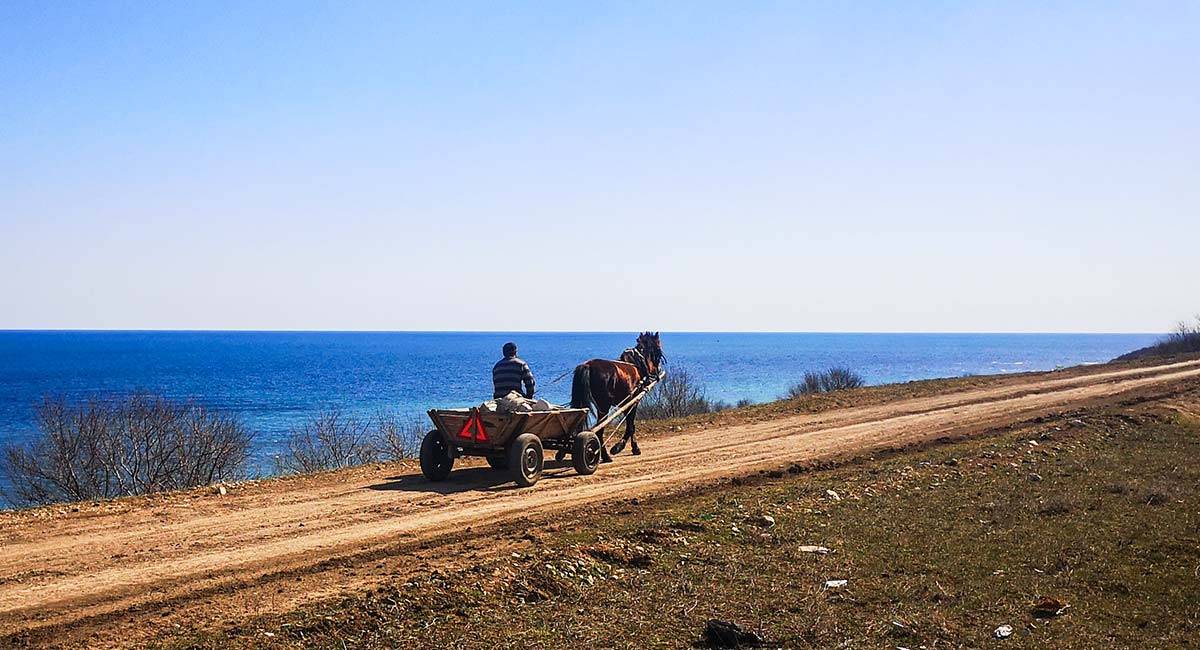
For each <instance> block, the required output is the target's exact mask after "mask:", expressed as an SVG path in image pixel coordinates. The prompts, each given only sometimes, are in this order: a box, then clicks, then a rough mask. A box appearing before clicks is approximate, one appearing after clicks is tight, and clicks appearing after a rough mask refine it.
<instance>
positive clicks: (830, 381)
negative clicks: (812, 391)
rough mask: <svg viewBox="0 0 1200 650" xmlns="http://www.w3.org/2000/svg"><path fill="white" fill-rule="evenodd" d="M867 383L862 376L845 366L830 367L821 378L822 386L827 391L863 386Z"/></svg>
mask: <svg viewBox="0 0 1200 650" xmlns="http://www.w3.org/2000/svg"><path fill="white" fill-rule="evenodd" d="M866 384H867V382H865V381H863V378H862V377H860V376H858V375H857V374H856V373H855V372H854V371H853V370H851V369H849V368H847V367H845V366H835V367H833V368H830V369H829V370H826V371H825V375H824V376H823V377H822V378H821V388H822V389H823V390H824V391H825V392H827V393H828V392H831V391H835V390H846V389H849V388H862V387H863V386H865V385H866Z"/></svg>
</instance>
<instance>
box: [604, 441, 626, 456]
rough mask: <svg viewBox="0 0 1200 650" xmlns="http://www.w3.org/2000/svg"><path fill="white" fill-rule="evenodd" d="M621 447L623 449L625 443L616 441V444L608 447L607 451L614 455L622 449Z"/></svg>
mask: <svg viewBox="0 0 1200 650" xmlns="http://www.w3.org/2000/svg"><path fill="white" fill-rule="evenodd" d="M623 449H625V443H623V442H618V443H617V444H615V445H613V446H612V448H610V449H609V450H608V451H609V453H611V454H612V455H613V456H616V455H617V454H619V453H621V450H623Z"/></svg>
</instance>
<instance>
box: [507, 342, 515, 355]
mask: <svg viewBox="0 0 1200 650" xmlns="http://www.w3.org/2000/svg"><path fill="white" fill-rule="evenodd" d="M504 356H506V357H515V356H517V344H516V343H513V342H512V341H509V342H508V343H505V344H504Z"/></svg>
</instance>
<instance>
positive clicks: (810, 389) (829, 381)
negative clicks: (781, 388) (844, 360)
mask: <svg viewBox="0 0 1200 650" xmlns="http://www.w3.org/2000/svg"><path fill="white" fill-rule="evenodd" d="M865 385H866V382H865V381H863V378H862V377H860V376H859V375H858V373H856V372H854V371H853V370H851V369H849V368H846V367H844V366H834V367H832V368H830V369H829V370H826V371H824V372H812V371H809V372H806V373H804V380H803V381H801V382H800V383H797V384H792V386H790V387H789V388H788V392H787V395H786V397H788V398H795V397H802V396H804V395H815V394H817V393H828V392H832V391H835V390H845V389H847V388H861V387H862V386H865Z"/></svg>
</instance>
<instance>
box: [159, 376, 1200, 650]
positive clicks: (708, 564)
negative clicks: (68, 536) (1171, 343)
mask: <svg viewBox="0 0 1200 650" xmlns="http://www.w3.org/2000/svg"><path fill="white" fill-rule="evenodd" d="M1179 400H1182V402H1183V403H1184V406H1185V407H1186V408H1188V409H1190V410H1191V411H1192V412H1195V411H1196V406H1197V405H1200V392H1195V393H1192V394H1190V395H1186V396H1184V397H1182V398H1177V400H1176V401H1179ZM1198 455H1200V423H1197V422H1196V420H1195V419H1192V418H1187V417H1184V416H1182V415H1180V414H1179V413H1178V412H1176V411H1171V410H1167V409H1165V408H1159V407H1154V406H1134V407H1127V408H1124V409H1121V408H1114V409H1109V410H1106V411H1103V412H1098V413H1077V414H1071V415H1068V416H1064V417H1063V418H1061V419H1056V420H1046V421H1042V422H1037V423H1031V424H1030V425H1029V426H1026V427H1023V428H1019V429H1014V430H1012V431H1008V432H1004V433H1000V434H998V435H996V436H994V437H991V438H985V439H975V440H970V441H964V442H957V443H951V444H944V445H941V446H938V447H934V448H932V449H929V450H925V451H908V452H901V453H897V454H895V455H892V456H890V457H886V458H883V457H881V458H877V459H873V460H864V461H861V462H857V463H853V464H849V465H845V466H840V467H832V468H826V469H819V468H817V469H814V468H801V467H798V466H797V467H794V468H793V469H792V470H791V471H790V472H787V473H775V474H774V475H773V476H770V475H764V476H757V477H750V478H748V479H743V480H737V481H734V483H733V484H727V485H725V486H723V487H722V488H720V489H717V490H710V491H709V492H708V493H706V494H701V495H693V496H690V497H684V498H674V499H665V500H661V501H657V502H652V503H637V502H636V501H635V502H625V503H618V504H612V506H611V510H610V512H611V514H608V515H606V516H599V517H594V518H590V519H588V523H587V525H580V526H575V525H563V526H562V527H559V528H557V529H555V528H552V529H551V530H545V529H541V530H534V531H530V532H529V533H527V534H526V535H525V537H524V538H523V539H521V540H516V541H514V542H513V543H514V544H515V546H514V547H513V548H514V549H515V551H514V552H513V553H512V555H511V557H510V556H509V555H508V554H507V553H506V555H505V556H504V557H503V558H502V559H501V560H500V561H495V562H490V563H471V562H464V563H463V566H458V567H455V568H453V569H452V570H447V569H442V570H434V569H430V570H429V571H427V572H424V573H423V574H422V576H421V577H420V578H419V579H412V580H409V581H408V582H405V583H402V584H392V585H389V586H387V587H385V588H382V589H379V590H376V591H374V592H371V593H368V594H363V595H356V596H351V597H347V598H344V599H340V600H337V601H333V602H326V603H322V604H320V605H316V606H313V607H311V608H308V609H305V610H303V611H297V612H294V613H292V614H290V615H288V616H284V617H269V618H264V619H261V620H255V621H249V622H245V623H243V624H240V625H238V626H237V627H236V628H232V629H229V630H225V631H223V632H221V633H219V634H216V635H206V636H202V637H198V638H197V637H185V638H175V639H168V640H167V641H168V642H169V643H171V644H177V645H184V646H188V645H197V646H202V647H227V646H228V647H233V646H238V647H240V646H246V645H265V646H290V647H296V646H304V647H337V648H340V647H343V644H344V645H345V646H346V647H397V646H402V647H407V646H411V647H462V648H493V647H512V648H518V647H521V648H525V647H619V648H643V647H672V648H674V647H684V646H688V645H690V644H691V643H693V642H694V641H696V640H697V639H698V638H699V637H700V633H701V631H702V629H703V627H704V624H705V621H706V620H708V619H710V618H719V619H725V620H731V621H735V622H737V623H739V624H740V625H742V626H743V627H744V628H746V629H749V630H753V631H755V632H757V633H759V634H760V635H762V636H763V637H765V638H766V639H767V640H768V641H770V642H772V644H774V645H778V646H782V647H789V648H791V647H800V648H803V647H819V648H835V647H896V646H903V647H909V648H916V647H921V646H924V647H981V646H992V645H994V646H996V647H1026V646H1039V647H1059V648H1096V647H1181V646H1187V645H1193V646H1194V645H1196V644H1197V643H1200V587H1198V586H1197V585H1198V584H1200V583H1198V581H1197V572H1198V571H1200V568H1198V567H1200V539H1198V538H1200V509H1198V508H1197V507H1196V504H1197V502H1198V499H1200V466H1197V464H1196V463H1195V462H1193V461H1194V459H1195V458H1197V457H1198ZM835 495H836V496H835ZM763 515H767V516H768V517H770V518H771V519H773V522H774V523H772V522H771V521H770V520H768V519H766V518H763ZM481 543H488V542H486V541H485V542H481ZM803 545H817V546H823V547H827V548H829V549H832V552H831V553H829V554H821V553H812V552H802V551H801V550H800V549H801V546H803ZM507 550H508V549H506V551H507ZM831 579H845V580H847V581H848V582H847V584H846V586H845V587H843V588H825V586H824V584H825V581H826V580H831ZM1046 597H1049V598H1053V599H1057V600H1058V601H1060V602H1061V603H1063V604H1066V605H1069V607H1068V608H1067V609H1066V610H1065V611H1064V612H1063V613H1062V614H1061V615H1058V616H1051V617H1049V618H1041V617H1038V616H1035V615H1034V613H1033V608H1034V604H1035V602H1037V601H1038V600H1039V599H1042V598H1046ZM1002 624H1007V625H1011V626H1012V627H1013V628H1014V632H1013V635H1012V637H1011V638H1009V639H1007V640H1005V641H998V640H994V639H993V638H992V635H993V631H994V630H995V629H996V628H997V627H998V626H1000V625H1002ZM268 634H269V635H271V636H268ZM1001 644H1003V645H1001Z"/></svg>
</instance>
